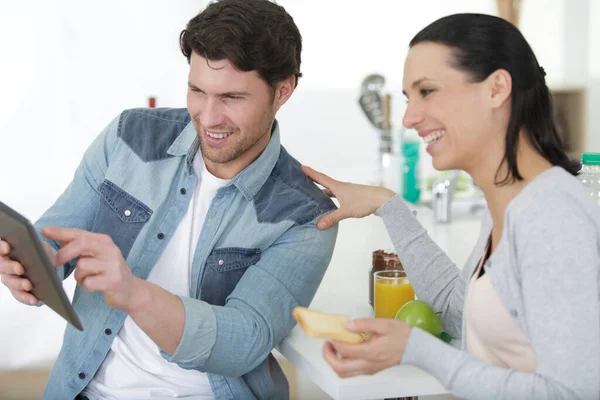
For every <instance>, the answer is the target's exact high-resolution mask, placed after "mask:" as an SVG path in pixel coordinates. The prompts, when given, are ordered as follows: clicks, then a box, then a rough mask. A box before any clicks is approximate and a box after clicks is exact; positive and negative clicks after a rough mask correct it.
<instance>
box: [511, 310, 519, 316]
mask: <svg viewBox="0 0 600 400" xmlns="http://www.w3.org/2000/svg"><path fill="white" fill-rule="evenodd" d="M510 315H512V316H513V317H518V316H519V313H518V312H517V310H510Z"/></svg>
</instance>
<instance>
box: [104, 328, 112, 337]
mask: <svg viewBox="0 0 600 400" xmlns="http://www.w3.org/2000/svg"><path fill="white" fill-rule="evenodd" d="M104 333H106V334H107V335H109V336H110V335H112V331H111V330H110V329H105V330H104Z"/></svg>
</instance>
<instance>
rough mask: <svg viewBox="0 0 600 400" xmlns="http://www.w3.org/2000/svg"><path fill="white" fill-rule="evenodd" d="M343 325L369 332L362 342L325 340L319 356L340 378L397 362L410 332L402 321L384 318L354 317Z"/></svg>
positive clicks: (402, 353)
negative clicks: (368, 337)
mask: <svg viewBox="0 0 600 400" xmlns="http://www.w3.org/2000/svg"><path fill="white" fill-rule="evenodd" d="M347 328H348V329H349V330H351V331H353V332H370V333H371V334H372V335H373V336H372V337H371V340H369V341H368V342H366V343H362V344H346V343H340V342H335V341H333V342H327V343H325V346H324V348H323V357H324V358H325V361H327V363H328V364H329V365H331V368H333V370H334V371H335V372H336V373H337V374H338V375H339V376H340V377H341V378H347V377H350V376H356V375H372V374H374V373H376V372H379V371H381V370H383V369H386V368H389V367H391V366H394V365H397V364H399V363H400V361H401V360H402V356H403V355H404V350H405V349H406V343H407V342H408V337H409V336H410V332H411V327H410V326H408V325H407V324H405V323H404V322H402V321H398V320H395V319H386V318H364V319H357V320H354V321H351V322H350V323H349V324H348V327H347Z"/></svg>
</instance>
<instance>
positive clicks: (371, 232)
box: [278, 208, 480, 400]
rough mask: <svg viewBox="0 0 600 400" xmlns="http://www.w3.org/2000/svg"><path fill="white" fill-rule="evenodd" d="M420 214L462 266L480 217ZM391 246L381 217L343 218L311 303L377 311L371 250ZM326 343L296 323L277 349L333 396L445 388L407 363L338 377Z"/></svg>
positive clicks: (360, 313) (355, 312)
mask: <svg viewBox="0 0 600 400" xmlns="http://www.w3.org/2000/svg"><path fill="white" fill-rule="evenodd" d="M417 217H418V218H419V220H420V221H421V223H422V224H423V225H424V226H425V228H426V229H427V230H428V233H429V235H430V236H431V238H432V239H433V240H434V241H436V243H437V244H438V245H439V246H440V247H441V248H442V249H443V250H444V251H445V252H446V253H447V254H448V255H449V256H450V258H451V259H452V260H453V261H454V262H455V263H456V264H457V265H458V266H459V267H460V268H462V266H463V264H464V262H465V261H466V259H467V257H468V256H469V254H470V252H471V249H472V247H473V246H474V244H475V241H476V240H477V236H478V235H479V226H480V220H479V217H468V218H463V219H460V220H455V221H454V222H452V223H451V224H435V223H434V222H433V218H432V216H431V211H430V210H428V209H421V208H420V209H418V214H417ZM391 248H392V244H391V240H390V239H389V237H388V236H387V232H386V230H385V227H384V225H383V222H382V220H381V219H380V218H379V217H374V216H371V217H368V218H364V219H360V220H346V221H342V222H341V224H340V228H339V234H338V240H337V244H336V247H335V250H334V253H333V258H332V261H331V264H330V266H329V268H328V270H327V273H326V274H325V277H324V279H323V282H322V284H321V286H320V287H319V290H318V291H317V294H316V295H315V298H314V300H313V302H312V303H311V305H310V308H312V309H315V310H319V311H323V312H328V313H336V314H346V315H348V316H349V317H350V318H357V317H366V316H369V317H370V316H373V311H372V309H371V307H370V306H369V303H368V282H369V274H368V271H369V269H370V267H371V260H372V252H373V251H374V250H377V249H391ZM400 258H402V256H401V255H400ZM323 343H324V341H323V340H320V339H314V338H309V337H307V336H306V335H305V334H304V332H302V330H301V328H300V327H299V326H296V327H295V328H294V329H293V330H292V332H291V333H290V335H289V336H288V337H287V338H286V339H284V340H283V342H282V343H281V344H280V346H279V348H278V349H279V351H280V352H281V353H282V354H283V355H284V356H285V357H286V358H287V359H288V360H289V361H290V362H291V363H292V364H294V366H295V367H296V369H297V370H298V371H300V372H301V373H302V374H304V375H305V376H306V377H308V378H309V379H311V380H312V381H314V382H315V383H316V384H317V385H318V386H319V387H320V388H321V389H322V390H323V391H325V392H326V393H327V394H329V395H330V396H331V397H333V398H334V399H344V400H351V399H382V398H390V397H407V396H425V395H433V394H443V393H447V390H446V389H445V388H444V387H443V386H442V385H441V384H440V383H439V382H438V381H437V380H436V379H435V378H433V377H432V376H431V375H429V374H428V373H426V372H425V371H423V370H421V369H419V368H416V367H413V366H408V365H398V366H395V367H392V368H389V369H387V370H385V371H381V372H379V373H377V374H375V375H372V376H360V377H354V378H339V377H338V376H337V375H336V374H335V372H334V371H333V370H332V369H331V367H330V366H329V365H328V364H327V363H326V362H325V360H324V359H323V357H322V350H323Z"/></svg>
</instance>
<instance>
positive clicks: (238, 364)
mask: <svg viewBox="0 0 600 400" xmlns="http://www.w3.org/2000/svg"><path fill="white" fill-rule="evenodd" d="M320 217H321V216H319V217H317V218H315V219H314V220H313V221H311V222H310V223H307V224H305V225H302V226H297V227H294V228H292V229H290V230H288V231H287V232H286V233H285V234H284V235H282V236H281V237H280V238H279V239H278V240H277V242H276V243H274V244H273V245H272V246H271V247H270V248H268V249H266V250H265V251H263V253H262V256H261V259H260V261H259V262H258V263H257V264H255V265H253V266H251V267H249V268H248V270H247V271H246V273H245V274H244V275H243V276H242V278H241V279H240V281H239V282H238V284H237V286H236V288H235V289H234V291H233V292H232V293H231V295H230V296H229V297H228V298H227V302H226V304H225V305H224V306H214V305H209V304H207V303H206V302H203V301H199V300H194V299H190V298H186V297H181V298H180V300H181V301H182V303H183V306H184V313H185V325H184V329H183V335H182V338H181V341H180V343H179V345H178V346H177V349H176V350H175V352H174V353H169V354H168V352H163V357H165V358H166V359H167V360H169V361H171V362H175V363H177V364H178V365H179V366H180V367H182V368H186V369H196V370H199V371H203V372H210V373H214V374H219V375H225V376H241V375H243V374H245V373H247V372H249V371H251V370H252V369H254V368H255V367H256V366H257V365H259V364H260V363H261V362H262V361H263V360H264V359H265V358H266V357H267V356H268V354H269V353H270V352H271V351H272V349H273V348H274V347H275V346H276V345H277V344H278V343H279V342H280V341H281V340H282V339H283V338H285V336H287V335H288V333H289V332H290V330H291V329H292V328H293V327H294V325H295V321H294V319H293V317H292V311H293V309H294V308H295V307H297V306H304V307H307V306H308V305H309V304H310V302H311V301H312V299H313V297H314V295H315V293H316V291H317V288H318V287H319V284H320V283H321V280H322V278H323V276H324V274H325V271H326V269H327V267H328V265H329V261H330V260H331V255H332V253H333V247H334V245H335V240H336V237H337V226H336V227H334V228H332V229H328V230H326V231H321V230H318V229H317V228H316V222H317V221H318V220H319V218H320ZM150 337H152V335H150Z"/></svg>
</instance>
